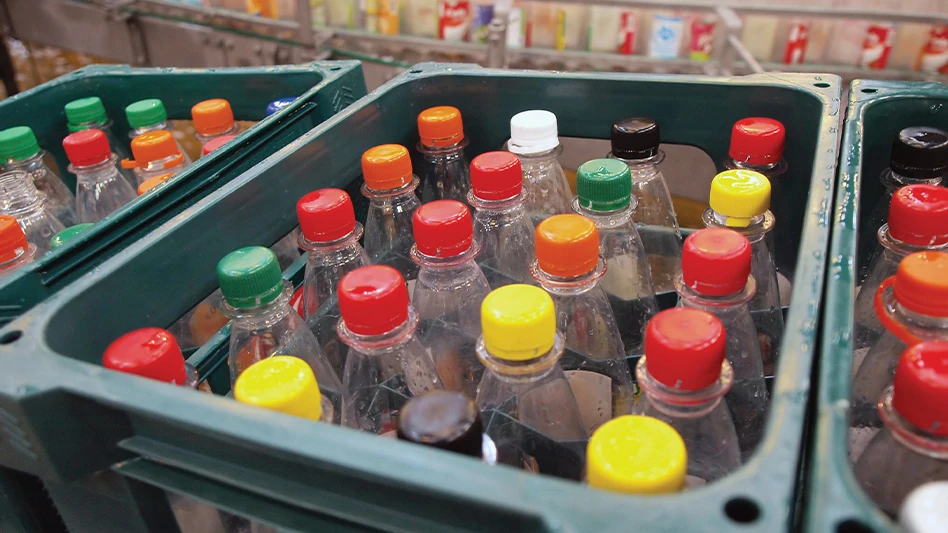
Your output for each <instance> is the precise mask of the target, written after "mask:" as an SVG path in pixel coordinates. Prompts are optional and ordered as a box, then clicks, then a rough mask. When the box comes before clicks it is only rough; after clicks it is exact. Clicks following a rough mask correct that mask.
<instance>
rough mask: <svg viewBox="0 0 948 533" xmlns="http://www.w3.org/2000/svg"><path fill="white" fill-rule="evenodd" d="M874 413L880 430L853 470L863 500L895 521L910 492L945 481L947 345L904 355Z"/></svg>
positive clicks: (947, 456)
mask: <svg viewBox="0 0 948 533" xmlns="http://www.w3.org/2000/svg"><path fill="white" fill-rule="evenodd" d="M878 411H879V417H880V418H881V419H882V422H883V428H882V430H881V431H880V432H879V433H878V434H877V435H876V436H875V437H874V438H873V439H872V442H871V443H869V446H868V447H867V448H866V451H865V452H864V453H863V454H862V456H861V457H860V458H859V461H858V462H856V465H855V467H854V470H855V473H856V479H857V480H858V481H859V484H860V486H862V489H863V490H864V491H865V492H866V494H867V495H868V496H869V497H870V498H871V499H872V500H873V501H874V502H875V503H876V505H878V506H879V507H880V508H881V509H882V510H883V511H885V512H886V513H889V515H890V516H895V514H896V513H897V512H898V510H899V507H900V506H901V505H902V502H903V501H904V500H905V498H906V496H908V494H909V492H911V491H912V489H914V488H916V487H918V486H919V485H921V484H922V483H925V482H927V481H948V423H946V422H948V343H945V342H924V343H921V344H916V345H915V346H913V347H911V348H909V349H908V350H906V351H905V353H903V354H902V356H901V357H900V358H899V362H898V368H897V369H896V371H895V376H894V380H893V383H892V385H891V386H890V387H888V388H886V389H885V392H884V393H883V394H881V395H880V399H879V405H878ZM944 503H945V502H944V500H942V501H941V502H940V506H941V507H942V508H944ZM942 526H944V524H942Z"/></svg>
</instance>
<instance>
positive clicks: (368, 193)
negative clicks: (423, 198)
mask: <svg viewBox="0 0 948 533" xmlns="http://www.w3.org/2000/svg"><path fill="white" fill-rule="evenodd" d="M419 183H420V181H419V180H418V176H412V178H411V181H410V182H408V183H406V184H405V185H402V186H401V187H398V188H397V189H389V190H385V191H380V190H376V189H371V188H369V186H368V185H366V184H364V183H363V184H362V195H363V196H365V197H366V198H368V199H369V201H370V202H372V203H388V204H395V205H397V204H399V203H404V202H409V201H414V200H417V198H418V197H417V196H415V189H417V188H418V184H419Z"/></svg>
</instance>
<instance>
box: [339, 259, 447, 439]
mask: <svg viewBox="0 0 948 533" xmlns="http://www.w3.org/2000/svg"><path fill="white" fill-rule="evenodd" d="M338 290H339V311H340V313H341V315H342V318H341V319H340V320H339V324H338V326H337V330H338V333H339V340H340V341H342V343H343V344H345V345H346V346H348V347H349V353H348V355H346V371H345V373H344V374H343V380H342V381H343V385H344V387H345V390H346V391H347V393H348V395H349V401H350V403H351V405H352V406H353V408H354V416H353V418H352V419H351V421H350V422H349V425H350V426H351V427H354V428H358V429H361V430H362V431H368V432H370V433H378V434H388V433H392V432H394V431H395V420H397V418H398V414H399V411H400V410H401V408H402V407H403V406H404V403H405V401H406V400H408V399H409V398H411V397H413V396H417V395H419V394H421V393H423V392H427V391H429V390H434V389H440V388H442V384H441V379H440V378H439V377H438V371H437V370H436V369H435V366H434V363H433V362H432V359H431V354H429V353H428V351H427V350H426V349H425V347H424V346H423V345H422V344H421V342H419V341H418V339H416V338H415V330H416V329H417V328H418V314H417V313H416V312H415V309H414V308H413V307H412V306H411V305H409V303H408V289H407V288H406V286H405V280H404V278H402V276H401V274H399V273H398V271H397V270H395V269H394V268H392V267H390V266H385V265H372V266H366V267H362V268H360V269H357V270H354V271H352V272H350V273H348V274H346V275H345V276H344V277H343V278H342V280H341V281H340V282H339V289H338Z"/></svg>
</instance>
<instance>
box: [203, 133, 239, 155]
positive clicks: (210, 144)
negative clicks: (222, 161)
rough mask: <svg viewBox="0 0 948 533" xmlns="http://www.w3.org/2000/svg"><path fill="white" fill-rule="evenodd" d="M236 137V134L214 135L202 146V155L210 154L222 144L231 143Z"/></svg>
mask: <svg viewBox="0 0 948 533" xmlns="http://www.w3.org/2000/svg"><path fill="white" fill-rule="evenodd" d="M236 138H237V136H236V135H218V136H216V137H214V138H213V139H211V140H210V141H207V142H206V143H204V145H203V146H201V157H204V156H207V155H209V154H210V153H211V152H213V151H214V150H217V149H218V148H220V147H221V146H224V145H225V144H227V143H229V142H230V141H233V140H234V139H236Z"/></svg>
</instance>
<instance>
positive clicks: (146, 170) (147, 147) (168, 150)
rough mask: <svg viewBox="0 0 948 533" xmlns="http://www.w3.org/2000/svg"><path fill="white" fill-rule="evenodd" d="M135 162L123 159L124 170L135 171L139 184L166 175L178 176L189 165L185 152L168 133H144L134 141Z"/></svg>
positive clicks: (133, 153)
mask: <svg viewBox="0 0 948 533" xmlns="http://www.w3.org/2000/svg"><path fill="white" fill-rule="evenodd" d="M132 155H133V156H134V157H135V160H131V159H123V160H122V168H126V169H128V168H131V169H135V176H137V177H138V184H139V185H141V184H142V183H144V182H145V181H147V180H148V179H150V178H154V177H157V176H162V175H165V174H172V175H173V174H177V173H178V172H180V171H181V170H182V169H184V167H185V166H186V165H187V160H186V159H185V158H184V154H183V152H181V151H180V150H179V149H178V145H177V143H175V141H174V137H172V136H171V134H170V133H168V132H167V131H153V132H149V133H143V134H141V135H139V136H138V137H135V138H134V139H132Z"/></svg>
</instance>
